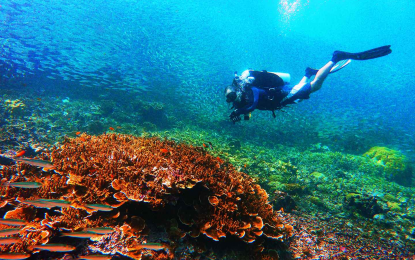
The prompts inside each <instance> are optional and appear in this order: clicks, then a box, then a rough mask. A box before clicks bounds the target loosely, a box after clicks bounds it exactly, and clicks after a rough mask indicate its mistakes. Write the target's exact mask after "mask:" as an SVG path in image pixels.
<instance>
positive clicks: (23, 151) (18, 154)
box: [15, 150, 26, 157]
mask: <svg viewBox="0 0 415 260" xmlns="http://www.w3.org/2000/svg"><path fill="white" fill-rule="evenodd" d="M25 153H26V151H25V150H22V151H20V152H18V153H16V155H15V157H20V156H23V155H24V154H25Z"/></svg>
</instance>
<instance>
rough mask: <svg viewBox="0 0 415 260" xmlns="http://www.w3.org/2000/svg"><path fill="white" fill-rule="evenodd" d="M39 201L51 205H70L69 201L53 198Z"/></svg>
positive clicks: (62, 206)
mask: <svg viewBox="0 0 415 260" xmlns="http://www.w3.org/2000/svg"><path fill="white" fill-rule="evenodd" d="M39 201H40V202H45V203H46V204H48V205H50V206H52V207H61V208H64V207H69V206H71V203H70V202H69V201H66V200H53V199H40V200H39Z"/></svg>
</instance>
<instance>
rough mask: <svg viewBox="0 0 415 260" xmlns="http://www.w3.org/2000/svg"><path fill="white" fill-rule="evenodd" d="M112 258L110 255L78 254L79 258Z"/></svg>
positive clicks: (101, 259) (95, 259) (94, 259)
mask: <svg viewBox="0 0 415 260" xmlns="http://www.w3.org/2000/svg"><path fill="white" fill-rule="evenodd" d="M111 258H112V256H111V255H80V256H79V259H85V260H110V259H111Z"/></svg>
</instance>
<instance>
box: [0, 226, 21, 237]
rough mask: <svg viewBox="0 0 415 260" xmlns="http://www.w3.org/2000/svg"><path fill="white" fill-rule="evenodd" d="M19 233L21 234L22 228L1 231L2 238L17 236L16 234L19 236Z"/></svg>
mask: <svg viewBox="0 0 415 260" xmlns="http://www.w3.org/2000/svg"><path fill="white" fill-rule="evenodd" d="M19 232H20V228H8V229H3V230H0V237H5V236H12V235H16V234H19Z"/></svg>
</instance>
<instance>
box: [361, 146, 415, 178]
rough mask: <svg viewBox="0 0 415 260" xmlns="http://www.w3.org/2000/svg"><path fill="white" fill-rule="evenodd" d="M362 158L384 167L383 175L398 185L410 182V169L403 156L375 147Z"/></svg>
mask: <svg viewBox="0 0 415 260" xmlns="http://www.w3.org/2000/svg"><path fill="white" fill-rule="evenodd" d="M363 156H367V157H369V158H371V159H372V160H373V161H374V162H375V163H376V164H378V165H382V166H383V167H385V173H386V174H387V175H389V176H391V177H392V179H394V180H396V181H397V182H399V183H403V184H404V183H405V182H408V181H409V182H410V178H411V177H412V168H411V167H409V165H408V162H407V159H406V157H405V155H403V154H402V153H401V152H399V151H397V150H393V149H389V148H387V147H382V146H375V147H372V148H370V150H369V151H367V152H366V153H365V154H364V155H363Z"/></svg>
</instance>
